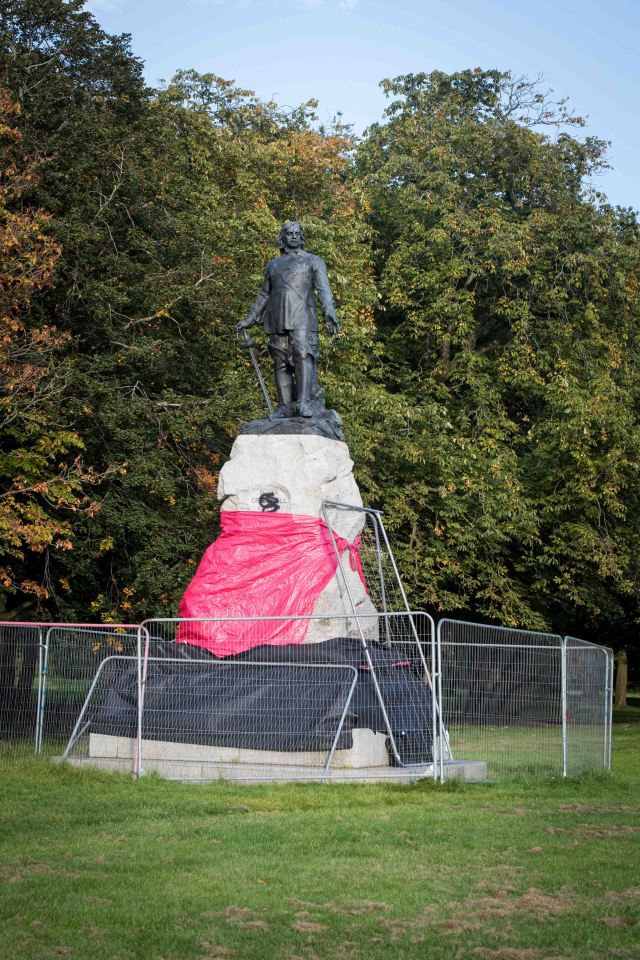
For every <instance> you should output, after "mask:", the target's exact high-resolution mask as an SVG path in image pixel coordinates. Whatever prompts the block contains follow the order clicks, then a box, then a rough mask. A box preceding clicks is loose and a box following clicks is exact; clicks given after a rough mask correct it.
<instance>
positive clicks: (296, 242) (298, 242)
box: [284, 223, 302, 250]
mask: <svg viewBox="0 0 640 960" xmlns="http://www.w3.org/2000/svg"><path fill="white" fill-rule="evenodd" d="M284 242H285V243H286V245H287V247H288V249H289V250H299V249H300V247H301V246H302V230H301V228H300V224H299V223H292V224H291V226H289V227H287V229H286V230H285V231H284Z"/></svg>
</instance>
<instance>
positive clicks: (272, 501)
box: [258, 491, 280, 513]
mask: <svg viewBox="0 0 640 960" xmlns="http://www.w3.org/2000/svg"><path fill="white" fill-rule="evenodd" d="M258 504H259V505H260V509H261V510H262V512H263V513H277V512H278V510H279V509H280V501H279V500H278V497H277V496H276V494H275V493H272V492H271V491H269V492H268V493H261V494H260V496H259V497H258Z"/></svg>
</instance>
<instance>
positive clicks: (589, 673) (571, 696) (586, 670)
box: [564, 637, 613, 777]
mask: <svg viewBox="0 0 640 960" xmlns="http://www.w3.org/2000/svg"><path fill="white" fill-rule="evenodd" d="M564 649H565V664H566V682H565V694H566V700H565V709H564V728H565V756H564V772H565V776H569V777H572V776H579V775H580V774H582V773H584V772H585V771H587V770H608V769H610V766H611V692H612V684H611V676H612V670H613V651H612V650H609V649H608V648H606V647H599V646H596V645H594V644H592V643H587V642H586V641H584V640H579V639H577V638H576V637H565V639H564Z"/></svg>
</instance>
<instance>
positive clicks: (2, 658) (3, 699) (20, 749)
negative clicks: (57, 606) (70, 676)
mask: <svg viewBox="0 0 640 960" xmlns="http://www.w3.org/2000/svg"><path fill="white" fill-rule="evenodd" d="M45 630H46V626H44V625H43V624H39V623H13V622H11V623H0V755H2V756H19V755H21V754H29V753H33V752H34V750H35V749H36V742H37V723H38V704H39V700H40V686H41V682H42V653H43V647H44V632H45Z"/></svg>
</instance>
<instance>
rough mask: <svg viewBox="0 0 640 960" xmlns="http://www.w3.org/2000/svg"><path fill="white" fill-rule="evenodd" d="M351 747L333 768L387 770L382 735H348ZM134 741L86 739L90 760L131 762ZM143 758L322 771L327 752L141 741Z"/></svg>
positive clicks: (340, 754)
mask: <svg viewBox="0 0 640 960" xmlns="http://www.w3.org/2000/svg"><path fill="white" fill-rule="evenodd" d="M351 737H352V742H353V746H352V747H351V749H349V750H336V752H335V754H334V758H333V766H334V767H335V768H336V769H337V768H357V767H388V766H389V756H388V754H387V748H386V746H385V742H386V739H387V736H386V734H384V733H374V731H373V730H360V729H357V728H356V729H354V730H352V731H351ZM135 745H136V741H135V740H134V739H133V737H111V736H107V735H106V734H102V733H92V734H91V735H90V736H89V756H90V757H91V758H98V757H99V758H103V759H110V760H112V759H116V758H117V759H120V760H133V757H134V752H135ZM142 757H143V762H144V765H145V766H148V764H149V763H150V762H151V761H156V760H161V761H163V762H166V763H186V764H190V763H196V764H202V763H223V764H238V765H241V764H249V765H255V764H258V765H260V766H265V765H266V766H285V767H312V766H317V767H319V768H320V769H323V768H324V765H325V763H326V762H327V751H326V750H323V751H317V752H312V751H300V752H296V753H292V752H290V751H283V750H245V749H243V748H241V747H207V746H202V745H201V744H197V743H173V742H171V741H169V740H143V741H142Z"/></svg>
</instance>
